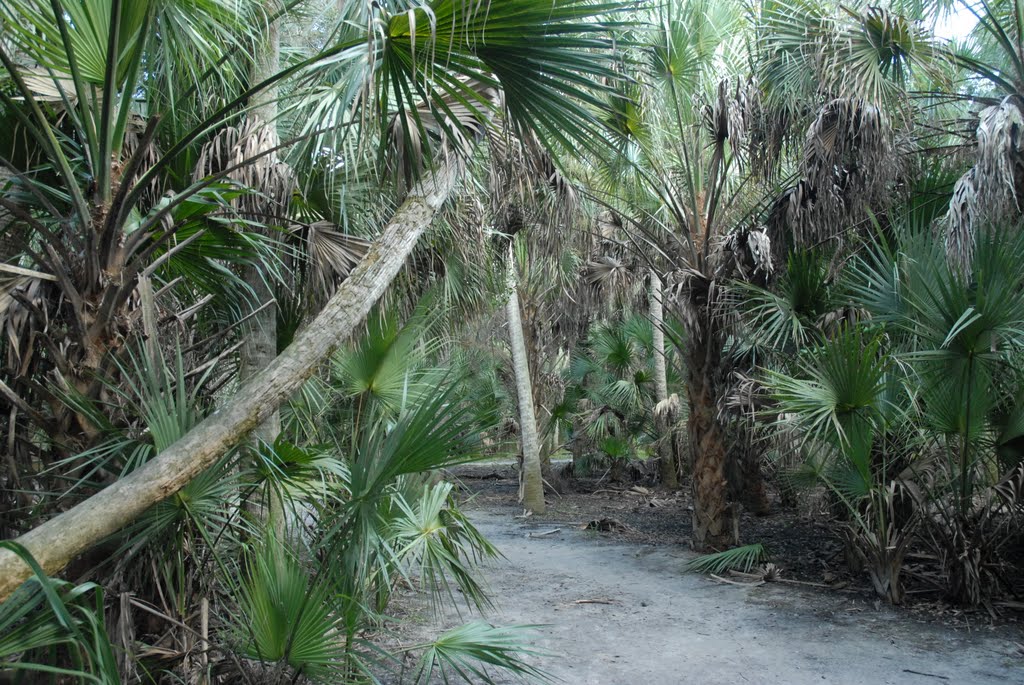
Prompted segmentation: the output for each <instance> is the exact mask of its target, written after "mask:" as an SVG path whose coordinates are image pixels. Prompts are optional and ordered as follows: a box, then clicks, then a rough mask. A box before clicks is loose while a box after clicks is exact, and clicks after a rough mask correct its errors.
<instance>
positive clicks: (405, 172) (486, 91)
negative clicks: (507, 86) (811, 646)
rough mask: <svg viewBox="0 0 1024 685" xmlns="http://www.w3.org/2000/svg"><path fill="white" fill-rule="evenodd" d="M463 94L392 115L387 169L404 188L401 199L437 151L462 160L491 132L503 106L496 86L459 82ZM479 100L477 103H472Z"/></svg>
mask: <svg viewBox="0 0 1024 685" xmlns="http://www.w3.org/2000/svg"><path fill="white" fill-rule="evenodd" d="M458 80H459V83H460V84H461V85H462V87H463V90H462V91H460V92H458V93H451V92H449V93H446V94H445V95H444V96H443V97H442V98H441V99H439V100H438V101H436V102H429V103H421V104H420V105H419V106H417V107H416V109H415V110H412V109H410V110H403V111H401V112H397V113H395V114H393V115H392V117H391V120H390V122H389V124H388V130H387V141H388V147H387V165H388V167H389V170H390V171H391V172H392V173H393V174H394V175H395V178H396V180H397V181H398V182H399V185H400V192H399V196H401V195H402V194H403V192H404V191H403V190H402V189H405V188H409V187H411V186H412V184H413V183H415V181H416V179H418V178H419V176H420V174H421V173H422V172H423V170H424V169H425V168H426V164H427V160H428V159H430V155H431V150H432V149H433V148H437V149H440V150H442V151H444V152H446V153H449V154H455V155H457V156H459V157H461V158H465V157H468V156H469V154H470V152H471V151H472V149H473V145H474V144H475V143H476V142H477V141H479V140H481V139H482V138H483V137H484V135H485V134H486V133H487V131H488V130H489V129H490V122H489V118H488V117H487V116H485V115H487V114H490V113H493V112H494V111H496V110H497V109H498V108H499V107H500V106H501V93H500V91H499V90H498V89H497V88H495V87H494V85H493V84H490V83H484V82H482V81H480V80H478V79H473V78H466V77H463V78H459V79H458ZM471 100H476V102H472V103H471V104H469V103H470V102H471Z"/></svg>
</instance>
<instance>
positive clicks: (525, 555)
mask: <svg viewBox="0 0 1024 685" xmlns="http://www.w3.org/2000/svg"><path fill="white" fill-rule="evenodd" d="M471 517H472V519H473V521H474V522H475V523H476V524H477V525H478V526H479V528H480V530H481V531H482V532H483V533H484V534H485V535H486V536H487V537H488V539H490V540H491V541H492V542H493V543H495V544H496V545H497V547H498V548H499V549H500V550H501V552H502V553H503V554H504V555H505V559H503V560H501V561H499V562H496V563H493V564H490V565H489V566H488V567H487V568H486V570H485V572H484V576H485V578H486V582H487V585H488V588H489V590H490V592H491V594H492V596H493V597H494V599H495V602H496V604H497V610H496V611H495V612H494V613H493V614H492V615H490V616H488V617H487V619H488V620H489V621H491V622H492V623H495V624H506V625H507V624H542V627H541V628H540V629H539V630H538V633H537V635H536V641H535V643H534V644H535V646H536V647H537V648H539V649H542V650H545V651H547V652H549V653H551V654H552V655H553V657H551V658H546V659H541V660H535V663H536V664H537V665H538V666H539V667H541V668H543V669H545V670H546V671H547V672H548V673H550V674H551V675H553V676H555V677H556V678H557V679H559V680H560V681H561V682H563V683H568V684H570V685H584V684H586V685H590V684H594V685H634V684H639V685H683V684H686V685H689V684H692V685H736V684H744V683H752V684H755V685H773V684H777V685H812V684H813V685H822V684H831V685H882V684H888V683H899V684H900V685H902V684H904V683H906V684H918V683H919V684H921V685H943V684H945V683H949V684H954V683H955V684H963V685H984V684H988V683H992V684H996V683H1014V684H1022V683H1024V653H1022V652H1021V651H1020V647H1019V644H1018V643H1024V635H1022V634H1021V632H1020V631H1019V630H1017V629H1014V628H1012V627H1011V628H1005V627H1004V628H1000V629H991V628H987V627H982V628H978V629H975V630H971V631H968V630H967V629H961V630H954V629H952V628H949V627H945V626H937V625H930V624H926V623H921V622H917V621H915V620H914V619H913V618H912V617H911V616H910V615H908V614H906V613H900V612H899V611H894V610H891V609H888V608H886V607H881V608H876V606H875V604H874V603H873V602H871V601H870V600H867V599H865V598H864V597H863V596H857V595H851V594H844V593H839V592H829V591H816V590H808V589H805V588H801V587H796V586H793V585H782V584H768V585H763V586H761V587H757V588H747V587H737V586H733V585H722V584H718V583H716V582H714V581H712V580H710V579H709V578H707V577H702V576H698V575H694V574H686V573H683V572H682V568H683V565H684V563H685V561H686V560H687V559H688V558H690V556H691V553H690V552H688V551H686V550H684V549H681V548H679V547H669V546H658V547H655V546H649V545H640V544H632V543H630V544H624V543H619V542H615V541H614V540H608V539H606V538H604V537H602V536H599V535H597V534H594V533H590V532H587V531H583V530H579V529H578V528H576V527H572V526H560V525H559V524H557V523H555V524H552V523H549V522H545V523H539V524H534V523H533V522H531V521H530V520H526V521H523V520H517V519H515V518H514V517H513V516H512V515H511V512H509V510H508V509H507V508H503V510H501V511H496V510H493V509H490V508H481V509H475V510H473V511H472V514H471ZM558 527H561V528H562V531H561V532H559V533H556V534H553V535H547V536H543V537H528V535H529V533H531V532H533V533H534V534H536V533H538V532H544V531H548V530H552V529H553V528H558ZM579 600H600V601H601V602H609V603H578V602H579ZM463 619H465V617H463ZM458 623H460V621H459V619H458V618H457V617H456V616H454V615H452V616H446V617H444V618H442V619H440V620H428V621H426V622H425V623H423V624H420V625H418V626H416V627H415V628H414V630H415V632H421V631H422V632H423V635H424V636H425V635H426V634H429V633H435V632H436V631H437V630H439V629H440V628H444V627H450V626H453V625H456V624H458ZM498 680H499V682H518V681H514V680H507V681H506V680H503V679H500V678H499V679H498Z"/></svg>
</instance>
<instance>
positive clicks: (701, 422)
mask: <svg viewBox="0 0 1024 685" xmlns="http://www.w3.org/2000/svg"><path fill="white" fill-rule="evenodd" d="M711 325H712V326H713V325H714V324H713V323H712V324H711ZM691 333H692V334H691V335H690V336H689V337H688V339H687V360H686V362H687V365H686V366H687V368H686V370H687V382H686V395H687V398H688V400H689V405H690V406H689V409H690V416H689V420H688V421H687V430H688V432H689V434H690V435H689V437H690V453H691V454H692V455H693V547H694V549H696V550H698V551H710V550H716V549H717V550H720V549H723V548H724V547H725V546H727V545H728V544H729V543H730V542H731V541H732V540H731V537H732V536H731V535H730V533H731V525H730V523H731V521H730V520H729V519H728V510H729V508H728V503H727V501H726V497H727V489H726V480H725V470H724V467H725V457H726V445H725V434H724V432H723V431H722V427H721V425H720V424H719V422H718V417H717V408H718V403H717V401H716V400H717V395H716V393H715V388H714V383H715V375H716V371H717V365H718V359H719V355H720V350H721V347H720V343H719V342H718V339H717V336H716V335H715V334H714V331H692V332H691Z"/></svg>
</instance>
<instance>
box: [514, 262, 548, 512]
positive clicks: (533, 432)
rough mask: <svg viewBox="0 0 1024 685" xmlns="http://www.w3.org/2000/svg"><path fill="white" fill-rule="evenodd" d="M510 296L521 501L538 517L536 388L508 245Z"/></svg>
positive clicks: (540, 497) (540, 485)
mask: <svg viewBox="0 0 1024 685" xmlns="http://www.w3.org/2000/svg"><path fill="white" fill-rule="evenodd" d="M507 268H508V297H507V299H506V301H505V311H506V312H507V314H506V318H507V319H508V338H509V346H510V347H511V348H512V365H513V368H514V370H515V373H514V375H515V381H516V397H517V399H518V403H519V436H520V445H521V448H522V451H523V466H522V479H523V480H522V488H521V491H520V500H522V502H523V505H524V506H525V507H526V509H527V510H528V511H530V512H532V513H534V514H542V513H544V506H545V505H544V481H543V477H542V475H541V467H540V434H539V432H538V431H537V417H536V415H535V413H534V403H533V388H532V387H531V383H530V360H529V358H528V357H527V354H526V341H525V339H524V337H523V322H522V318H521V317H520V311H519V294H518V279H517V278H516V262H515V250H513V248H512V244H511V243H509V246H508V267H507Z"/></svg>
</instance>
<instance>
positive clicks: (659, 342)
mask: <svg viewBox="0 0 1024 685" xmlns="http://www.w3.org/2000/svg"><path fill="white" fill-rule="evenodd" d="M662 296H663V291H662V287H661V277H660V276H658V272H657V271H655V270H654V269H651V326H652V330H653V331H654V338H653V341H654V401H655V403H656V408H655V412H654V425H655V428H656V430H657V432H658V455H659V456H658V466H659V470H660V472H661V483H662V485H664V486H665V487H669V488H673V489H675V488H677V487H679V477H678V476H677V475H676V460H675V450H674V449H673V445H672V430H673V424H674V423H675V422H674V421H671V420H669V419H670V413H669V412H666V411H661V412H659V411H658V410H657V406H664V405H662V403H663V402H667V401H668V373H667V371H666V369H665V314H664V308H663V306H662Z"/></svg>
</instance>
